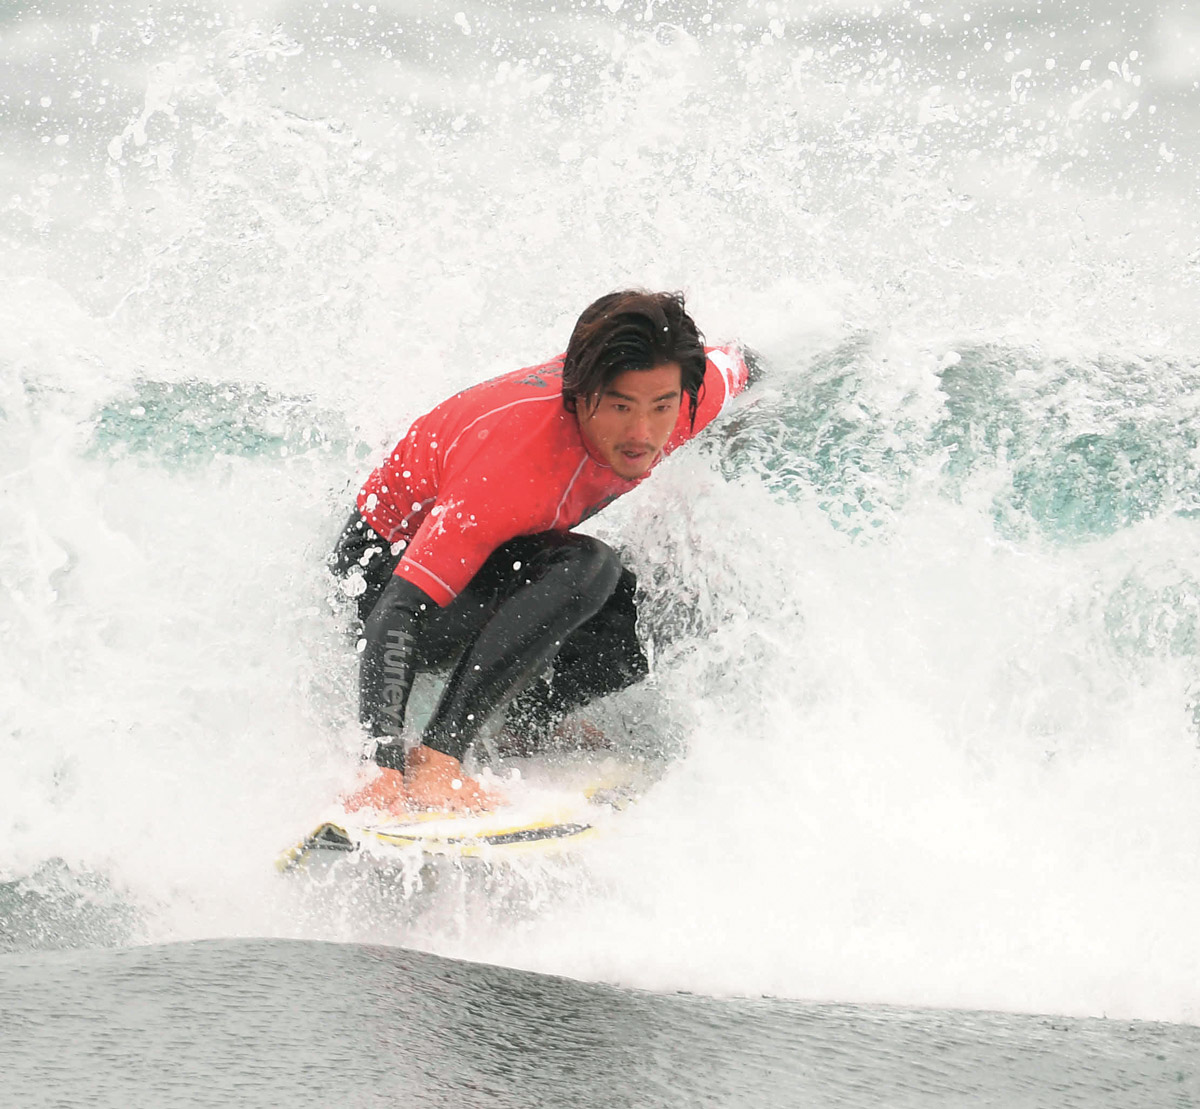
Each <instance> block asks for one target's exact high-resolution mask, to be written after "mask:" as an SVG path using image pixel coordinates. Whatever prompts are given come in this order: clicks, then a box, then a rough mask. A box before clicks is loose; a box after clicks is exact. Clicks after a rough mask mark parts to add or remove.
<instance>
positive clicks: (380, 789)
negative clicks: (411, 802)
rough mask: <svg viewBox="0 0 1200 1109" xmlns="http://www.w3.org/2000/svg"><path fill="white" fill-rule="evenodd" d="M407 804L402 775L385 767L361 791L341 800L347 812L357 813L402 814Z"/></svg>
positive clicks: (356, 791)
mask: <svg viewBox="0 0 1200 1109" xmlns="http://www.w3.org/2000/svg"><path fill="white" fill-rule="evenodd" d="M407 802H408V794H407V791H406V790H405V788H404V775H403V774H401V773H400V771H399V770H389V769H388V768H387V767H380V768H379V773H378V774H377V775H376V776H375V777H374V778H373V779H372V780H371V781H369V782H368V783H367V784H366V785H365V786H363V787H362V789H359V790H355V792H354V793H351V794H349V795H347V796H346V797H344V798H342V804H343V805H345V806H346V811H347V812H357V811H358V810H359V809H381V810H385V811H388V812H403V811H404V809H405V806H406V804H407Z"/></svg>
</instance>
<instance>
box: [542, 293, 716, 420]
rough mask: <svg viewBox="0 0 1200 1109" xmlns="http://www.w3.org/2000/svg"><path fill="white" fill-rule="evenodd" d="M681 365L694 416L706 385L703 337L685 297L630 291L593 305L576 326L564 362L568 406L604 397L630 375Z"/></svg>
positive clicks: (683, 386)
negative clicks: (622, 376) (623, 376)
mask: <svg viewBox="0 0 1200 1109" xmlns="http://www.w3.org/2000/svg"><path fill="white" fill-rule="evenodd" d="M667 362H676V363H678V364H679V369H680V371H681V373H680V385H681V386H682V388H683V391H684V392H685V393H686V394H687V397H688V404H689V416H690V417H691V420H692V423H693V424H695V422H696V405H697V404H699V402H700V392H701V390H702V388H703V386H704V368H705V364H706V357H705V354H704V336H703V335H701V334H700V332H699V331H698V330H697V328H696V324H695V321H694V320H693V319H692V317H691V316H689V315H688V314H687V312H686V311H685V310H684V307H683V294H682V293H649V292H646V291H645V290H643V289H625V290H623V291H621V292H617V293H609V294H608V295H607V296H602V297H601V298H600V299H599V300H597V301H593V302H592V303H591V304H589V305H588V306H587V307H586V308H585V309H584V310H583V314H582V315H581V316H580V317H579V319H578V320H577V321H576V322H575V329H574V330H573V331H572V332H571V341H570V342H569V343H568V344H567V354H566V359H565V361H564V362H563V404H564V405H565V406H566V409H567V411H568V412H574V411H575V410H576V404H577V402H578V401H579V399H580V398H581V397H582V398H584V399H586V398H587V397H592V396H596V395H597V394H599V393H602V392H604V390H605V389H607V388H608V386H609V384H610V383H611V382H612V380H613V378H614V377H616V376H617V375H618V374H622V373H624V372H625V371H626V370H652V369H654V368H655V367H656V366H661V365H663V364H664V363H667Z"/></svg>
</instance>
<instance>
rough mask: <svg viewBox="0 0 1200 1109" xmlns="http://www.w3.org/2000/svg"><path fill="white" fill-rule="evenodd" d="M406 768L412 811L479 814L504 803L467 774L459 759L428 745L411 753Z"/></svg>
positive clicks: (407, 790)
mask: <svg viewBox="0 0 1200 1109" xmlns="http://www.w3.org/2000/svg"><path fill="white" fill-rule="evenodd" d="M404 766H405V772H404V789H405V794H406V797H407V801H408V805H409V807H410V808H414V809H453V810H455V811H461V810H469V811H478V810H479V809H492V808H495V807H496V806H497V805H501V804H503V803H504V798H503V797H502V796H500V795H499V794H496V793H489V792H488V791H487V790H485V789H484V788H483V786H481V785H480V784H479V783H478V782H477V781H475V780H474V779H473V778H468V777H467V776H466V775H465V774H463V768H462V763H461V762H459V761H458V759H456V758H454V757H453V756H452V755H443V754H442V752H441V751H435V750H434V749H433V748H432V747H426V746H425V745H424V744H422V745H421V746H420V747H414V748H413V749H412V750H411V751H409V752H408V754H407V756H406V757H405V760H404Z"/></svg>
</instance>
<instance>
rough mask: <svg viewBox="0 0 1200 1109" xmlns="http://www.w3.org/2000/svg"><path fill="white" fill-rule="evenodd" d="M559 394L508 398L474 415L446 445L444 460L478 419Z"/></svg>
mask: <svg viewBox="0 0 1200 1109" xmlns="http://www.w3.org/2000/svg"><path fill="white" fill-rule="evenodd" d="M560 395H561V394H558V393H551V394H549V395H548V396H545V397H522V398H521V399H520V400H510V401H509V402H508V404H502V405H500V407H499V408H493V409H492V410H491V411H490V412H485V413H484V414H483V415H482V416H476V417H475V419H473V420H472V421H471V422H470V423H469V424H467V426H466V427H464V428H463V429H462V431H460V432H459V433H458V434H457V435H456V436H455V437H454V441H453V442H452V443H451V444H450V446H448V447H447V448H446V455H445V459H446V461H447V462H449V461H450V452H451V451H452V450H454V448H455V447H457V446H458V441H459V440H460V439H461V438H462V437H463V436H464V435H466V433H467V432H468V431H470V430H471V428H473V427H474V426H475V425H476V424H477V423H479V421H480V420H486V419H487V418H488V417H489V416H494V415H495V414H496V413H497V412H503V411H504V410H505V409H506V408H512V407H514V406H515V405H518V404H534V403H535V402H537V401H546V400H554V398H555V397H558V396H560Z"/></svg>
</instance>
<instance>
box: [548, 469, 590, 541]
mask: <svg viewBox="0 0 1200 1109" xmlns="http://www.w3.org/2000/svg"><path fill="white" fill-rule="evenodd" d="M586 465H587V454H586V453H585V454H584V456H583V457H582V458H581V459H580V460H579V465H578V466H576V467H575V472H574V473H573V474H572V475H571V480H570V481H568V482H567V487H566V489H564V490H563V495H562V496H561V497H560V498H559V500H558V507H557V508H556V509H555V510H554V519H553V520H551V521H550V529H551V530H552V531H553V530H554V525H555V524H557V523H558V514H559V513H560V512H562V510H563V505H565V504H566V503H567V497H568V496H570V494H571V490H572V489H573V488H574V486H575V479H576V478H578V477H579V475H580V474H581V473H582V472H583V468H584V466H586Z"/></svg>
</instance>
